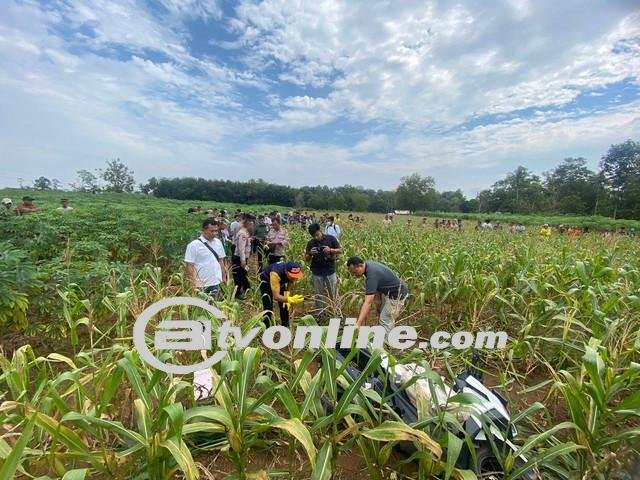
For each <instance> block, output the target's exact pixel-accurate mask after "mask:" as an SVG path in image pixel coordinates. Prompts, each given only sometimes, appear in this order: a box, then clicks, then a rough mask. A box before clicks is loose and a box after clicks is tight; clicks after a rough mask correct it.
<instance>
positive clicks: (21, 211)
mask: <svg viewBox="0 0 640 480" xmlns="http://www.w3.org/2000/svg"><path fill="white" fill-rule="evenodd" d="M33 202H34V200H33V198H32V197H30V196H29V195H25V196H24V197H22V203H21V204H19V205H16V206H15V207H14V206H13V201H12V200H11V199H10V198H8V197H5V198H3V199H2V207H0V215H2V216H3V217H8V216H14V215H18V216H20V215H27V214H29V213H34V212H37V211H38V207H36V205H35V204H34V203H33ZM72 210H73V207H72V206H71V205H69V199H68V198H61V199H60V206H59V207H58V208H56V211H58V212H70V211H72Z"/></svg>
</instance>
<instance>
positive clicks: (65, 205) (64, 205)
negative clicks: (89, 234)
mask: <svg viewBox="0 0 640 480" xmlns="http://www.w3.org/2000/svg"><path fill="white" fill-rule="evenodd" d="M56 210H57V211H58V212H70V211H72V210H73V207H71V206H69V199H68V198H62V199H60V206H59V207H58V208H56Z"/></svg>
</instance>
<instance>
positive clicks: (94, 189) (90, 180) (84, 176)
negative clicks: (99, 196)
mask: <svg viewBox="0 0 640 480" xmlns="http://www.w3.org/2000/svg"><path fill="white" fill-rule="evenodd" d="M77 175H78V179H77V180H76V182H75V183H72V184H71V188H73V189H74V190H75V191H76V192H83V193H98V192H99V191H100V185H98V177H96V176H95V175H94V174H93V173H91V172H90V171H89V170H84V169H83V170H78V172H77Z"/></svg>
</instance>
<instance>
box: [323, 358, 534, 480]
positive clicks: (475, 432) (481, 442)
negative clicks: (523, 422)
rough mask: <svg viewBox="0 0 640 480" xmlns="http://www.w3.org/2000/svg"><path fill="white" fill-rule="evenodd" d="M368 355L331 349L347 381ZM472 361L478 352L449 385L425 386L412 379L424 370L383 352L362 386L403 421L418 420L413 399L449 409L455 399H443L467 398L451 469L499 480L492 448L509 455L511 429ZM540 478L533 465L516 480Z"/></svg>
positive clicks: (521, 461)
mask: <svg viewBox="0 0 640 480" xmlns="http://www.w3.org/2000/svg"><path fill="white" fill-rule="evenodd" d="M371 357H372V352H371V351H369V350H367V349H359V350H358V351H357V353H356V354H355V356H353V354H352V352H351V349H343V348H339V347H336V361H337V363H338V364H340V365H342V364H344V363H345V362H346V361H348V364H347V366H346V367H345V369H344V372H345V374H346V375H348V377H350V378H351V379H352V380H356V379H357V378H359V377H360V375H361V373H362V372H363V371H364V370H365V368H366V366H367V364H368V363H369V361H370V360H371ZM478 361H479V356H478V355H477V352H475V351H474V355H473V359H472V362H471V366H470V367H469V368H467V369H466V370H464V371H463V372H461V373H460V374H459V375H458V376H457V377H456V378H455V381H454V382H453V385H452V386H450V387H449V386H447V385H444V384H441V385H442V386H437V385H434V384H433V383H431V384H430V383H429V381H427V380H426V379H425V378H419V379H418V380H417V381H413V382H412V381H411V380H412V378H414V377H415V376H416V375H418V376H419V375H421V374H422V373H424V368H422V367H420V366H419V365H416V364H396V363H395V362H392V361H390V358H389V355H388V354H387V353H386V352H383V353H382V362H381V364H380V368H379V369H377V371H374V373H373V374H372V375H370V376H369V377H368V378H367V379H366V380H365V382H364V384H363V386H362V389H363V390H367V389H369V390H373V391H375V392H376V393H377V394H378V395H379V396H380V398H382V399H385V398H386V399H388V400H387V402H386V406H387V407H388V408H390V409H392V410H393V411H394V412H395V413H396V414H397V415H398V416H399V417H400V418H401V419H402V420H403V421H404V422H405V423H407V424H409V425H412V424H416V423H417V422H418V421H419V418H418V417H419V416H418V406H417V405H418V401H422V402H426V403H427V404H431V406H432V407H435V406H436V405H435V404H437V407H438V408H444V409H452V408H453V409H455V408H456V405H455V403H454V402H449V399H450V398H452V397H453V396H454V395H456V394H458V393H464V394H466V397H467V398H470V399H473V401H472V403H471V405H469V408H466V409H464V410H465V412H466V413H465V414H464V415H463V418H462V419H461V423H462V425H463V427H464V433H462V432H454V433H455V434H456V435H457V436H458V437H459V438H461V439H462V440H463V448H462V450H461V452H460V454H459V456H458V460H457V462H456V467H458V468H460V469H468V470H471V471H473V472H474V473H476V474H477V475H478V476H479V477H480V478H483V479H488V480H501V479H502V478H503V476H504V474H503V473H501V472H502V470H503V469H502V466H501V463H500V461H499V459H498V456H497V455H496V454H495V453H494V452H502V454H503V455H504V453H506V452H507V451H508V450H511V452H512V453H513V454H515V452H516V451H517V447H516V445H515V444H514V443H513V442H512V440H513V438H514V437H515V436H516V435H517V430H516V427H515V426H514V425H513V424H511V422H510V415H509V412H508V410H507V400H506V398H504V397H503V396H502V395H501V394H500V393H499V392H498V391H497V390H495V389H492V388H488V387H487V386H485V385H484V383H483V376H482V372H481V371H480V370H479V369H478V368H477V363H478ZM381 372H382V373H381ZM338 392H339V395H340V394H341V393H342V391H341V389H340V388H339V389H338ZM323 403H325V406H327V407H328V408H329V409H330V408H331V405H330V401H328V400H327V398H324V399H323ZM460 410H461V409H459V408H458V411H460ZM465 435H466V436H467V437H468V438H470V439H471V444H472V446H473V449H474V450H475V452H474V453H475V455H474V454H473V453H472V452H471V450H470V448H469V445H468V444H467V442H466V441H464V440H465ZM402 448H403V449H404V450H405V451H406V453H409V454H410V453H412V452H411V451H409V450H410V448H411V446H408V445H403V446H402ZM526 463H527V459H526V458H525V457H524V456H522V455H520V456H518V457H517V458H516V461H515V467H514V468H516V469H517V468H519V467H520V466H522V465H525V464H526ZM540 478H541V477H540V476H539V473H538V472H537V469H535V468H534V469H531V470H529V471H527V472H525V473H523V474H522V475H520V476H519V477H518V480H539V479H540Z"/></svg>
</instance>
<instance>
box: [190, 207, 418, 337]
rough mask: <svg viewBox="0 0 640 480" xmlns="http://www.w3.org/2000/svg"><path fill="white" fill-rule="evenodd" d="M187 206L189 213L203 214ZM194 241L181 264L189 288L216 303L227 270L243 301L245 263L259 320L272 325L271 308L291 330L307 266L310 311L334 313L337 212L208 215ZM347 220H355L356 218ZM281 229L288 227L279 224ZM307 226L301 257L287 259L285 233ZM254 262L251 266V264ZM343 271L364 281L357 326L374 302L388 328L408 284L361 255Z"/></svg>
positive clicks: (247, 286)
mask: <svg viewBox="0 0 640 480" xmlns="http://www.w3.org/2000/svg"><path fill="white" fill-rule="evenodd" d="M202 212H203V211H202V209H201V208H198V207H193V208H191V209H189V213H202ZM204 213H205V215H206V218H205V219H204V221H203V222H202V231H201V234H200V236H199V238H197V239H195V240H193V241H191V242H190V243H189V244H188V245H187V248H186V251H185V255H184V261H185V264H186V275H187V278H188V279H189V280H190V281H191V282H192V284H193V286H194V287H195V288H197V289H199V290H200V291H202V292H204V293H206V294H207V295H209V296H210V297H211V298H212V300H214V301H215V300H217V299H218V296H219V294H220V290H221V284H223V283H225V282H226V281H227V274H228V273H229V274H230V275H231V276H232V278H233V285H234V296H235V298H236V299H237V300H239V301H244V300H246V299H247V297H248V292H249V290H250V289H251V281H252V280H251V278H252V276H251V275H250V265H253V266H254V268H255V269H256V270H257V272H256V273H257V278H258V281H259V291H260V295H261V300H262V308H263V310H264V312H265V314H264V322H265V324H267V325H269V324H271V323H272V322H273V321H274V315H273V312H274V310H276V309H275V306H276V305H277V306H278V308H277V311H278V313H279V319H280V323H281V324H282V325H284V326H288V325H289V314H290V312H291V309H292V308H293V306H295V305H298V304H300V303H302V302H303V301H304V297H303V296H302V295H300V294H297V295H296V294H293V289H294V287H295V284H296V281H298V280H299V279H300V278H302V277H303V275H304V268H303V262H304V263H306V266H307V267H308V269H309V271H310V274H311V284H312V286H313V291H314V299H313V300H314V301H313V310H312V313H313V314H314V315H315V316H316V318H319V319H326V318H327V317H328V316H329V315H331V314H335V313H336V308H335V307H336V300H337V295H338V281H339V280H338V277H337V274H336V262H337V260H338V258H339V256H340V255H342V253H343V250H342V246H341V244H340V240H339V239H340V235H341V233H342V227H341V226H340V224H339V223H338V221H339V216H338V215H335V216H334V215H329V214H322V215H319V216H316V215H315V214H310V215H308V214H306V213H304V212H292V213H289V214H285V215H282V214H281V213H280V212H278V211H274V212H271V213H265V214H261V215H258V214H256V213H255V212H253V213H246V212H242V211H240V210H237V211H236V212H235V213H234V215H233V221H230V219H229V213H228V212H227V211H226V210H220V211H218V210H215V209H213V210H207V211H205V212H204ZM347 222H353V223H361V222H362V219H359V221H358V222H356V219H355V218H349V219H347ZM285 226H286V227H285ZM299 227H302V228H305V229H306V231H307V232H308V234H309V237H310V238H309V240H308V242H307V244H306V247H305V250H304V252H303V255H302V258H301V259H289V258H286V252H287V246H288V243H289V235H288V231H287V228H299ZM252 258H255V261H253V260H252V261H251V263H250V259H252ZM347 267H348V270H349V272H350V273H351V274H352V275H354V276H356V277H365V278H366V282H365V286H366V292H365V298H364V302H363V305H362V307H361V310H360V313H359V315H358V319H357V322H356V325H357V326H361V325H363V324H364V322H365V321H366V318H367V316H368V314H369V311H370V310H371V307H372V305H373V303H374V302H375V301H376V299H378V301H379V312H380V316H379V323H380V325H381V326H382V327H384V329H385V331H387V332H388V331H390V330H391V328H393V325H394V323H395V320H396V319H397V318H398V316H399V315H400V313H401V310H402V307H403V306H404V303H405V300H406V298H407V296H408V286H407V284H406V283H405V282H404V281H402V280H401V279H400V278H399V277H398V275H397V274H396V273H394V272H393V271H392V270H391V269H389V268H388V267H387V266H385V265H382V264H380V263H378V262H374V261H371V260H364V259H362V258H360V257H356V256H354V257H351V258H349V259H348V260H347Z"/></svg>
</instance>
